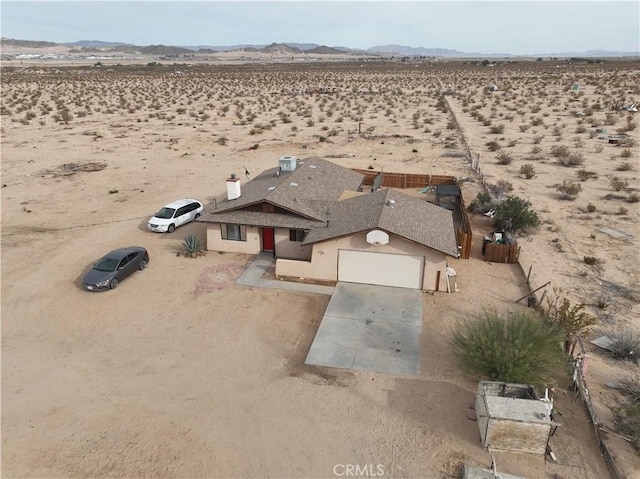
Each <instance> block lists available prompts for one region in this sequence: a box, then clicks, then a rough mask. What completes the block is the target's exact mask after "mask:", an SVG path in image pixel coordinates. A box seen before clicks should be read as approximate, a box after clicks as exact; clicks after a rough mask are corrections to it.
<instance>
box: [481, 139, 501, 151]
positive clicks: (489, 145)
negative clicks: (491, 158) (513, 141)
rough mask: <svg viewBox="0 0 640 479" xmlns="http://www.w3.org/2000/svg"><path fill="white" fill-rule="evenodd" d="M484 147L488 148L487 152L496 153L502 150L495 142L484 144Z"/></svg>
mask: <svg viewBox="0 0 640 479" xmlns="http://www.w3.org/2000/svg"><path fill="white" fill-rule="evenodd" d="M485 146H486V147H487V148H489V151H498V150H499V149H500V148H502V147H501V146H500V143H498V142H497V141H490V142H488V143H486V144H485Z"/></svg>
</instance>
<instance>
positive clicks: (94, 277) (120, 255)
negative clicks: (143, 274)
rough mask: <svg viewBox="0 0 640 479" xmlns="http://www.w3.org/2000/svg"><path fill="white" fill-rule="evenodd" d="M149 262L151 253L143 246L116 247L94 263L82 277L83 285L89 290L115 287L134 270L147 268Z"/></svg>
mask: <svg viewBox="0 0 640 479" xmlns="http://www.w3.org/2000/svg"><path fill="white" fill-rule="evenodd" d="M147 264H149V253H148V252H147V250H146V249H145V248H143V247H142V246H129V247H128V248H118V249H114V250H113V251H112V252H110V253H108V254H106V255H105V256H103V257H102V259H100V261H98V262H97V263H96V264H94V265H93V268H91V271H89V272H88V273H87V274H86V275H85V276H84V278H82V286H83V288H84V289H86V290H87V291H104V290H105V289H115V288H117V287H118V284H120V281H122V280H123V279H125V278H126V277H127V276H129V275H130V274H131V273H133V272H134V271H137V270H139V269H145V268H146V267H147Z"/></svg>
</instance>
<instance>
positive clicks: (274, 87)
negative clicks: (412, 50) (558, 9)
mask: <svg viewBox="0 0 640 479" xmlns="http://www.w3.org/2000/svg"><path fill="white" fill-rule="evenodd" d="M639 67H640V65H639V64H638V63H637V62H623V61H611V62H604V63H595V64H594V63H589V64H587V63H578V64H571V63H569V62H566V61H558V62H534V61H529V62H522V63H517V62H516V63H511V64H507V63H500V64H497V65H495V66H483V65H482V64H480V63H479V62H475V64H472V63H471V62H449V63H446V64H443V63H415V64H414V63H386V62H380V63H376V62H372V63H366V64H359V63H354V62H349V63H332V64H331V65H325V64H322V63H312V64H304V65H300V64H288V63H268V62H265V63H260V64H253V63H252V64H237V65H235V64H234V65H206V64H198V65H190V64H174V65H168V64H166V65H165V64H161V65H157V64H154V65H146V66H145V65H144V64H143V65H137V66H136V65H108V64H104V65H102V66H101V67H99V68H96V67H94V66H92V65H91V64H87V65H76V66H64V65H52V64H50V63H42V64H37V63H29V62H25V63H22V64H18V63H16V64H9V65H6V66H3V75H2V93H1V97H0V101H1V104H0V109H1V111H0V113H1V120H2V144H1V148H2V151H1V153H2V169H1V173H2V178H1V183H2V197H1V198H2V242H1V246H2V258H1V260H2V289H1V291H2V476H3V477H74V478H75V477H143V476H146V477H149V476H152V477H203V478H205V477H206V478H214V477H314V478H315V477H338V476H339V475H340V474H339V473H340V472H341V471H343V470H344V469H341V468H340V467H338V469H336V466H337V465H338V466H340V465H346V464H358V465H370V466H371V467H369V468H368V469H367V471H368V474H369V476H375V474H374V473H376V472H378V469H377V466H378V465H382V469H383V471H384V475H385V476H386V477H407V478H432V477H433V478H453V477H459V474H460V465H461V464H462V463H466V464H471V465H475V466H481V467H488V465H489V463H490V460H491V457H490V454H489V453H488V452H487V451H486V450H484V449H483V448H482V446H481V445H480V442H479V433H478V427H477V423H476V422H474V421H471V420H469V419H468V418H467V416H466V414H467V409H468V407H469V405H470V404H471V403H472V402H473V399H474V394H475V390H476V387H477V378H473V377H469V376H467V375H465V374H464V373H463V372H462V371H461V370H460V368H459V367H458V365H457V363H456V360H455V357H454V355H453V352H452V350H451V345H450V330H451V328H452V327H453V326H455V325H456V324H458V323H459V322H460V321H463V320H465V319H466V318H468V317H469V316H472V315H474V314H477V313H479V312H481V311H482V308H483V307H487V308H496V309H497V310H499V311H509V310H512V309H514V308H523V307H525V306H524V305H522V302H521V303H520V304H518V305H516V304H515V300H516V299H518V298H520V297H521V296H523V295H525V294H526V293H527V292H528V291H529V289H528V286H527V284H526V278H525V274H524V273H523V270H525V271H526V270H527V269H528V268H529V267H530V266H531V265H533V267H532V274H531V285H532V287H537V286H540V285H542V284H544V283H546V282H547V281H551V285H552V286H556V287H561V288H562V289H563V293H562V294H566V295H567V297H569V298H571V300H572V301H574V302H584V303H585V304H587V305H588V309H589V311H590V312H591V313H592V314H593V315H596V316H597V317H598V322H597V325H596V327H595V328H594V332H593V333H592V335H591V337H593V336H594V334H596V335H597V333H598V332H602V333H603V334H604V333H606V332H607V331H612V330H616V329H620V328H625V327H630V328H635V330H636V331H639V330H640V324H639V323H640V321H639V318H640V308H639V301H640V296H639V295H640V291H639V285H638V275H640V261H639V257H638V246H639V244H638V238H639V234H640V228H639V224H640V210H639V208H638V205H639V204H640V203H639V202H638V194H639V193H640V192H639V190H638V187H639V186H640V184H639V181H638V170H639V168H640V165H639V162H638V159H639V151H638V145H639V144H640V143H639V142H640V129H638V128H637V123H638V118H637V113H633V112H628V111H621V110H618V109H615V108H614V106H616V105H618V104H619V103H622V104H625V105H627V104H629V103H630V102H632V101H633V100H634V99H636V100H637V98H638V96H640V88H639V86H638V85H640V82H638V78H639V70H640V68H639ZM491 84H495V85H497V86H498V91H494V92H490V91H489V86H490V85H491ZM574 85H579V88H578V89H575V90H574V89H573V87H574ZM443 93H446V95H443ZM600 129H606V131H607V132H608V133H616V132H617V130H618V129H624V131H625V132H626V134H628V135H629V136H630V139H629V140H625V141H627V143H626V144H610V143H608V141H607V140H606V139H602V138H603V137H604V133H598V132H597V130H600ZM604 138H606V137H604ZM491 142H496V143H498V145H499V148H498V149H495V145H493V146H487V144H488V143H491ZM560 146H565V147H566V149H568V150H569V152H570V153H573V154H574V156H572V157H571V158H572V160H571V161H572V162H574V163H575V164H569V163H570V162H569V160H568V158H569V156H568V155H567V156H563V154H562V151H563V150H562V149H559V148H558V147H560ZM491 149H494V151H490V150H491ZM500 151H502V152H503V154H502V156H501V157H498V153H499V152H500ZM469 153H471V155H469ZM578 154H579V155H578ZM282 155H294V156H297V157H299V158H306V157H323V158H326V159H329V160H331V161H335V162H337V163H339V164H341V165H344V166H347V167H352V168H363V169H367V168H370V169H375V170H380V169H383V170H384V171H389V172H392V171H393V172H418V173H427V174H447V175H454V176H456V177H458V178H460V179H461V186H462V190H463V195H464V198H465V201H466V203H467V205H468V204H469V203H470V202H471V201H472V200H473V199H474V198H475V196H476V195H477V194H478V193H479V192H481V191H483V189H482V182H481V177H480V176H479V173H481V175H482V178H483V181H484V182H485V183H486V184H487V186H488V187H489V188H490V189H491V190H492V191H493V192H494V193H495V195H496V196H500V195H505V194H515V195H518V196H521V197H523V198H526V199H528V200H529V201H531V203H532V205H533V207H534V208H535V209H536V210H537V211H538V213H539V215H540V218H541V221H542V225H541V226H540V227H539V228H538V229H537V230H536V231H534V232H532V233H531V234H529V235H526V236H523V237H520V238H519V243H520V245H521V256H520V258H521V264H522V266H520V265H517V264H516V265H507V264H491V263H486V262H484V261H482V258H481V253H480V250H481V241H482V237H483V236H484V235H486V234H488V233H489V232H491V231H493V229H492V224H491V219H490V218H487V217H485V216H484V215H481V214H475V215H474V214H471V215H470V220H471V223H472V227H473V230H474V244H473V253H472V257H471V258H470V259H469V260H452V261H451V265H452V266H453V267H454V268H455V269H456V271H457V272H458V277H457V281H458V288H459V291H458V292H456V293H454V294H450V295H449V294H446V293H435V294H425V295H424V300H423V310H424V317H423V327H422V336H421V364H420V371H421V373H420V376H418V377H415V378H414V377H392V376H386V375H377V374H370V373H361V372H354V371H348V370H334V369H323V368H314V367H308V366H305V365H304V358H305V356H306V353H307V351H308V348H309V346H310V344H311V342H312V340H313V336H314V334H315V331H316V329H317V327H318V325H319V322H320V319H321V318H322V314H323V312H324V308H325V307H326V305H327V303H328V300H329V298H328V297H327V296H321V295H314V294H308V293H293V292H290V291H286V290H282V291H279V290H261V289H259V288H251V287H245V286H238V285H235V284H234V283H233V282H234V280H235V278H236V277H237V276H238V275H239V273H240V272H241V271H242V269H243V268H244V267H246V265H247V263H248V262H249V261H250V260H251V258H250V257H247V256H242V255H233V254H219V253H217V252H209V253H208V254H207V255H206V256H203V257H198V258H185V257H184V256H178V255H177V254H176V251H177V248H178V245H179V243H180V241H181V240H182V239H183V238H184V237H185V236H186V235H187V234H189V233H193V234H196V235H198V236H200V237H201V238H202V239H204V235H205V230H204V225H203V224H201V223H193V224H190V225H187V226H184V227H182V228H179V229H178V230H177V231H176V232H175V233H172V234H164V235H159V234H152V233H150V232H148V231H147V230H146V222H147V220H148V218H149V217H150V216H151V215H152V214H153V213H154V212H155V211H157V210H158V209H159V208H160V207H161V206H163V205H164V204H166V203H168V202H170V201H172V200H175V199H178V198H191V197H192V198H198V199H200V200H202V201H203V202H204V203H209V202H210V201H211V200H212V199H213V198H214V197H216V196H218V195H220V194H222V193H223V192H224V191H225V179H226V178H227V177H228V176H229V174H230V173H232V172H233V173H237V174H238V175H240V176H241V177H242V178H243V179H244V176H243V174H244V170H245V168H246V169H247V170H248V171H249V172H250V174H252V173H254V172H255V173H258V172H260V171H262V170H263V169H266V168H269V167H272V166H274V165H275V164H276V161H277V159H278V158H279V157H280V156H282ZM505 155H507V156H508V157H510V161H509V162H508V163H506V160H501V159H500V158H504V157H505ZM478 157H479V169H480V172H476V171H473V170H472V169H471V166H472V160H473V159H474V158H475V159H476V160H477V158H478ZM576 158H577V159H576ZM565 160H566V161H565ZM562 162H564V163H567V164H566V165H563V164H562ZM576 162H577V163H576ZM501 163H505V164H501ZM525 164H530V165H532V167H533V168H534V170H535V173H534V175H533V176H532V177H531V178H529V179H527V178H525V176H524V175H522V174H521V173H520V169H521V167H522V166H523V165H525ZM580 170H583V171H586V172H588V173H592V174H586V173H583V176H584V177H585V180H584V181H581V179H580V176H579V173H578V172H579V171H580ZM614 178H615V179H616V180H617V181H612V180H614ZM563 181H565V182H569V183H576V184H579V185H580V187H581V189H580V191H579V192H578V193H577V194H574V195H565V194H563V193H561V192H560V191H558V190H557V186H558V185H561V184H562V183H563ZM565 185H566V183H565ZM614 186H615V188H614ZM618 187H619V189H618ZM590 205H591V206H590ZM603 228H610V229H613V230H615V231H618V232H621V233H626V234H627V235H628V236H624V234H622V235H618V237H615V236H612V235H611V234H608V233H603V232H602V231H601V229H603ZM605 231H609V232H610V231H611V230H605ZM130 245H141V246H145V247H146V248H147V249H148V251H149V254H150V257H151V261H150V264H149V267H148V268H147V269H146V270H145V271H143V272H138V273H136V274H134V275H133V276H131V277H130V278H128V279H127V280H126V281H125V282H123V284H122V285H121V286H120V287H119V288H118V289H117V290H115V291H108V292H105V293H99V294H90V293H87V292H85V291H83V290H82V288H81V287H80V279H81V277H82V275H83V273H84V272H85V271H86V270H87V268H88V267H90V265H91V264H93V262H95V260H97V259H98V258H99V257H100V256H101V255H102V254H104V253H106V252H107V251H109V250H111V249H114V248H117V247H121V246H130ZM586 256H589V257H594V258H596V259H597V261H595V262H594V264H592V265H588V264H586V263H585V261H584V258H585V257H586ZM587 346H588V347H589V348H591V349H590V359H591V360H590V364H589V372H588V377H589V385H590V388H592V395H593V396H594V400H596V406H597V408H598V413H599V414H600V415H601V417H602V418H603V420H604V421H605V423H607V424H608V425H609V426H610V427H611V429H613V425H612V420H613V419H612V418H613V413H612V408H613V407H615V406H616V405H617V404H618V401H619V400H620V397H619V395H617V393H616V392H615V391H614V390H612V389H611V388H609V387H607V385H606V384H607V383H608V382H610V381H611V380H612V379H615V378H616V377H619V376H621V375H624V374H632V373H634V372H635V371H637V365H634V364H632V363H626V362H621V361H616V360H614V359H612V358H610V357H608V356H607V355H605V354H604V353H603V351H602V350H598V348H596V347H595V346H593V345H590V344H589V343H588V342H587ZM553 386H555V387H554V392H553V395H554V399H555V406H556V408H557V410H558V411H560V412H561V414H562V415H561V420H560V422H561V423H562V427H561V428H560V429H559V430H558V433H557V434H556V435H555V436H554V438H553V439H552V446H553V448H554V451H556V455H557V456H558V461H557V462H553V461H546V460H545V459H544V458H543V457H538V456H531V455H525V454H507V453H495V454H494V455H495V457H496V462H497V465H498V468H499V470H501V471H502V472H508V473H511V474H519V475H522V476H524V477H528V478H537V477H540V478H552V477H563V478H584V479H591V478H593V479H596V478H602V477H608V475H609V470H608V468H607V466H606V464H605V462H604V461H603V459H602V457H601V455H600V451H599V448H598V445H597V443H596V440H595V436H594V433H593V429H592V427H591V424H590V423H589V420H588V416H587V414H586V412H585V411H584V408H583V407H582V405H581V403H580V402H579V401H577V400H575V396H574V393H573V391H571V390H570V388H569V386H570V380H569V378H568V376H567V377H566V378H564V379H562V378H561V379H559V381H558V384H555V385H553ZM608 440H609V441H611V444H612V447H615V451H616V460H617V464H618V467H619V468H620V470H621V471H622V473H623V474H624V477H626V478H629V479H631V478H638V477H640V474H639V473H638V471H639V470H640V457H639V456H638V455H637V453H636V452H634V450H633V449H632V448H631V446H630V445H629V444H628V443H627V442H626V441H624V440H623V439H621V438H619V437H616V436H615V435H613V434H612V435H611V436H610V437H609V439H608Z"/></svg>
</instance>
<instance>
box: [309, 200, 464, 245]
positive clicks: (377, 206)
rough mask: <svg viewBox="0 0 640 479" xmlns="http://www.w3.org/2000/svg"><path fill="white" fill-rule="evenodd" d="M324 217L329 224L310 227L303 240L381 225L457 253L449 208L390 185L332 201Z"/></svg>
mask: <svg viewBox="0 0 640 479" xmlns="http://www.w3.org/2000/svg"><path fill="white" fill-rule="evenodd" d="M390 200H391V201H390ZM328 219H329V225H328V226H326V225H325V227H319V228H314V229H312V230H311V231H310V232H309V234H308V235H307V237H306V239H305V241H304V242H303V244H312V243H317V242H319V241H325V240H328V239H332V238H338V237H342V236H348V235H351V234H355V233H360V232H363V231H368V230H372V229H381V230H384V231H386V232H387V233H392V234H394V235H397V236H401V237H403V238H406V239H408V240H410V241H413V242H415V243H418V244H421V245H423V246H427V247H429V248H432V249H435V250H437V251H440V252H442V253H445V254H448V255H451V256H457V255H458V245H457V242H456V236H455V227H454V223H453V215H452V213H451V211H449V210H446V209H444V208H441V207H439V206H436V205H433V204H431V203H428V202H427V201H425V200H422V199H419V198H414V197H412V196H409V195H406V194H404V193H402V192H400V191H399V190H395V189H392V188H389V189H383V190H378V191H376V192H375V193H369V194H366V195H361V196H357V197H354V198H349V199H346V200H343V201H340V202H337V203H334V204H333V205H332V206H331V207H330V209H329V217H328Z"/></svg>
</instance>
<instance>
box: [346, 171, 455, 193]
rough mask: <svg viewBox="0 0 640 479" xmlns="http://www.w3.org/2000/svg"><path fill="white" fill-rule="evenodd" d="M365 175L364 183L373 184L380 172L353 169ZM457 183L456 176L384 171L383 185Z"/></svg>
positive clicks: (394, 186) (416, 186) (415, 186)
mask: <svg viewBox="0 0 640 479" xmlns="http://www.w3.org/2000/svg"><path fill="white" fill-rule="evenodd" d="M353 171H356V172H358V173H360V174H363V175H364V181H363V184H364V185H366V186H372V185H373V182H374V181H375V179H376V177H377V176H378V175H379V174H380V172H379V171H374V170H359V169H355V168H354V169H353ZM455 184H457V182H456V178H455V176H448V175H423V174H418V173H387V172H382V185H381V186H387V187H389V188H398V189H406V188H424V187H425V186H430V185H455Z"/></svg>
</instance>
